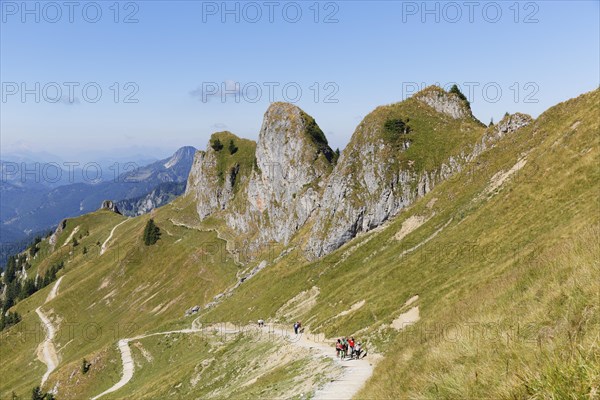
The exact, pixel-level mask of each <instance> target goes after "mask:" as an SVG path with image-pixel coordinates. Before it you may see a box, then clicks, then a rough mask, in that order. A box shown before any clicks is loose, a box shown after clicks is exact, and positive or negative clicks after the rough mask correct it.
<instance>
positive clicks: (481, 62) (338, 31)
mask: <svg viewBox="0 0 600 400" xmlns="http://www.w3.org/2000/svg"><path fill="white" fill-rule="evenodd" d="M1 3H2V9H1V11H2V24H1V38H0V44H1V50H0V51H1V53H0V56H1V57H0V58H1V61H0V68H1V71H0V75H1V76H0V77H1V81H2V103H0V105H1V126H0V128H1V134H2V135H1V138H0V144H1V146H2V149H1V151H2V153H5V154H6V153H10V152H15V151H21V150H25V149H27V150H31V151H47V152H50V153H54V154H57V155H59V156H61V157H63V158H65V159H74V158H77V157H87V158H93V157H95V156H99V154H101V153H102V154H120V155H121V154H127V153H128V152H138V153H144V154H149V155H153V156H156V157H161V156H166V155H168V154H169V153H171V152H173V151H174V150H175V149H177V148H178V147H180V146H184V145H192V146H196V147H198V148H204V146H205V145H206V142H207V141H208V138H209V136H210V134H211V133H212V132H215V131H219V130H225V129H227V130H230V131H232V132H234V133H236V134H237V135H239V136H243V137H248V138H253V139H256V137H257V135H258V132H259V129H260V124H261V121H262V117H263V114H264V112H265V110H266V109H267V107H268V105H269V101H270V100H273V99H274V100H278V101H285V100H292V101H295V102H296V104H297V105H298V106H300V107H301V108H303V109H304V110H305V111H306V112H308V113H309V114H311V115H312V116H314V117H315V119H316V120H317V122H318V123H319V125H320V126H321V128H322V129H323V131H324V132H325V133H326V135H327V137H328V139H329V141H330V143H331V145H332V147H340V148H343V147H344V146H345V145H346V143H347V142H348V140H349V139H350V136H351V135H352V133H353V131H354V128H355V127H356V125H357V124H358V123H359V122H360V119H361V118H362V117H364V116H365V115H366V114H367V113H368V112H370V111H371V110H372V109H374V108H375V107H376V106H378V105H381V104H388V103H393V102H397V101H400V100H402V99H403V98H405V97H407V96H408V95H410V94H411V93H412V92H413V90H414V88H415V87H416V86H421V85H425V86H426V85H429V84H434V83H440V84H442V85H449V84H451V83H452V82H456V83H458V84H459V86H461V87H462V88H463V91H464V92H465V93H466V94H468V95H470V96H469V97H470V100H471V101H472V108H473V111H474V114H475V116H476V117H478V118H479V119H480V120H482V121H483V122H485V123H487V122H489V120H490V118H491V117H493V118H494V120H498V119H499V118H500V117H501V116H502V115H503V114H504V112H506V111H509V112H515V111H521V112H526V113H529V114H532V115H533V116H537V115H539V113H541V112H543V111H544V110H545V109H547V108H548V107H550V106H552V105H554V104H556V103H558V102H560V101H563V100H566V99H568V98H571V97H574V96H577V95H579V94H581V93H583V92H586V91H589V90H593V89H595V88H597V87H598V85H599V81H600V78H599V71H600V53H599V49H600V43H599V37H600V32H599V19H600V10H599V2H598V1H568V2H567V1H564V2H562V1H539V2H518V3H516V2H514V1H508V2H485V1H484V2H472V3H469V4H472V5H471V6H467V5H466V4H467V3H465V2H463V1H458V2H427V3H423V2H421V1H418V2H406V1H405V2H401V1H397V2H395V1H381V2H366V1H341V2H326V1H325V2H319V3H316V2H315V1H307V2H296V3H294V2H286V1H274V2H262V1H258V2H228V3H227V5H226V6H225V7H227V8H228V9H229V10H233V12H232V13H229V14H226V13H224V11H225V10H224V7H223V4H224V3H223V2H221V1H219V2H202V1H179V2H177V1H175V2H161V1H139V2H121V3H119V4H118V7H115V6H114V2H113V1H109V2H98V3H93V4H91V2H75V4H76V6H75V8H74V9H73V22H70V21H69V18H70V16H69V9H68V8H67V6H64V4H63V3H64V2H62V1H60V2H56V3H53V4H50V5H48V3H45V2H35V1H31V2H28V3H27V7H28V8H29V10H33V13H30V14H27V13H26V10H23V6H22V2H21V1H18V2H11V1H2V2H1ZM315 3H316V5H315ZM55 4H58V5H59V9H60V13H61V15H58V14H57V13H56V11H57V9H56V7H55V6H54V5H55ZM96 4H99V9H100V10H101V13H102V14H101V15H100V16H98V17H96V11H97V10H96ZM271 4H272V5H271ZM36 7H37V8H36ZM469 7H471V8H469ZM425 8H426V9H425ZM84 9H85V13H84ZM117 9H118V15H116V14H115V12H116V11H117ZM284 9H285V11H284ZM298 9H299V10H301V13H302V15H301V16H297V10H298ZM317 9H318V11H319V13H318V15H316V10H317ZM256 10H260V11H261V16H260V17H258V16H257V14H256ZM270 10H273V14H272V19H273V22H271V21H270V18H271V16H270V15H269V11H270ZM426 11H427V12H426ZM498 11H499V12H500V14H498ZM128 16H129V20H132V21H130V22H132V23H124V20H125V19H126V18H127V17H128ZM36 18H38V19H39V21H36ZM115 18H116V19H117V20H118V22H115ZM223 18H224V19H225V21H224V22H223V20H222V19H223ZM236 18H238V19H239V21H236ZM23 19H25V21H24V22H23ZM253 19H254V20H255V21H254V22H253V21H252V20H253ZM315 19H316V20H317V22H315ZM436 19H437V21H436ZM93 20H97V22H95V23H92V21H93ZM135 20H137V22H135ZM294 20H298V21H297V22H293V21H294ZM52 21H55V22H52ZM336 21H337V22H336ZM326 22H327V23H326ZM36 82H39V90H38V89H36ZM65 82H73V83H72V84H67V85H65V84H64V83H65ZM115 82H116V83H117V86H114V83H115ZM127 84H128V85H127ZM236 84H239V89H240V91H241V94H240V96H239V101H238V102H236V97H235V95H234V94H227V95H226V94H223V93H220V89H219V90H214V89H215V87H217V86H220V87H222V88H223V87H224V88H225V89H229V90H231V91H232V92H235V91H236V90H235V89H236V87H237V86H236ZM23 85H24V87H23ZM68 85H71V87H73V94H74V97H73V98H72V100H73V101H72V102H70V100H69V86H68ZM84 85H87V92H86V93H87V95H86V94H85V93H83V89H82V88H83V86H84ZM215 85H216V86H215ZM117 87H118V88H119V91H118V95H117V93H116V88H117ZM269 87H272V88H273V92H272V94H273V97H271V96H269ZM283 87H286V88H287V92H284V91H283ZM23 88H25V89H29V90H30V91H31V92H30V93H29V94H26V95H25V98H24V99H23V98H22V96H21V95H22V89H23ZM96 88H100V89H101V91H102V95H101V96H100V97H97V96H96V95H95V93H96ZM257 88H259V89H260V91H261V92H262V96H258V92H257ZM298 88H300V90H301V91H302V95H301V96H299V97H298V96H296V93H297V92H296V91H297V89H298ZM317 88H318V96H316V95H317ZM469 88H471V90H469ZM59 89H60V93H61V95H62V98H60V99H59V98H58V97H57V93H58V90H59ZM498 90H501V94H500V92H498ZM36 94H38V95H39V96H40V101H39V103H38V102H36V98H35V96H36ZM127 95H129V97H128V98H127V99H128V100H137V103H131V102H126V101H125V100H126V96H127ZM115 96H116V97H115ZM286 96H287V97H286ZM96 97H97V99H98V101H97V102H95V103H94V102H92V101H93V100H95V99H96ZM270 97H271V98H270ZM115 99H116V102H115ZM23 100H24V101H23ZM55 100H58V101H56V102H52V101H55Z"/></svg>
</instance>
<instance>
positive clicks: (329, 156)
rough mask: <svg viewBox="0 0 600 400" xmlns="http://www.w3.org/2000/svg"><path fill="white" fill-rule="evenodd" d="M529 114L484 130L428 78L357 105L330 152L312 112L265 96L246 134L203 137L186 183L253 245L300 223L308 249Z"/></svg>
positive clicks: (362, 223)
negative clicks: (383, 99)
mask: <svg viewBox="0 0 600 400" xmlns="http://www.w3.org/2000/svg"><path fill="white" fill-rule="evenodd" d="M530 121H531V118H530V117H528V116H525V115H522V114H515V115H513V116H508V117H506V118H505V119H503V120H502V121H500V123H498V125H496V126H495V127H493V128H489V129H487V130H486V129H485V127H484V126H483V124H481V122H479V121H477V120H476V119H475V118H474V117H473V115H472V113H471V110H470V107H469V103H468V102H467V101H466V100H464V99H461V97H460V96H459V95H457V94H455V93H447V92H445V91H443V90H442V89H440V88H438V87H430V88H427V89H425V90H423V91H422V92H419V93H418V94H416V95H415V96H413V98H411V99H408V100H406V101H404V102H401V103H396V104H392V105H389V106H383V107H378V108H377V109H376V110H374V111H373V112H372V113H370V114H369V115H367V117H365V118H364V120H363V121H362V122H361V123H360V124H359V126H358V127H357V129H356V131H355V133H354V134H353V136H352V139H351V140H350V143H349V144H348V146H347V147H346V149H344V151H343V153H342V155H341V157H340V158H339V160H337V155H336V154H335V153H334V152H333V151H332V150H331V148H330V147H329V145H328V144H327V140H326V138H325V136H324V135H323V132H322V131H321V129H319V127H318V125H317V124H316V122H315V121H314V119H313V118H312V117H310V116H308V115H307V114H306V113H304V112H303V111H302V110H301V109H299V108H298V107H296V106H294V105H291V104H286V103H274V104H272V105H271V106H270V107H269V109H268V110H267V112H266V113H265V117H264V121H263V124H262V127H261V130H260V134H259V138H258V142H257V143H256V144H254V142H252V144H253V145H252V146H250V145H245V146H243V150H242V146H241V145H240V150H239V152H236V153H232V152H231V151H229V152H228V147H230V146H231V144H229V146H228V143H229V142H232V143H241V141H242V140H243V139H239V138H237V137H236V136H235V135H233V134H231V133H229V132H221V133H217V134H215V135H213V137H211V141H210V142H209V145H208V146H207V150H206V151H199V152H197V153H196V158H195V161H194V165H193V167H192V172H191V174H190V177H189V180H188V188H187V191H186V193H187V194H188V195H191V196H193V197H194V198H195V199H196V205H197V211H198V215H199V216H200V218H201V219H204V218H206V217H208V216H209V215H214V214H216V213H218V215H219V218H221V219H222V220H224V221H225V223H226V225H227V226H228V228H229V229H231V230H232V231H233V232H234V233H235V234H236V236H240V237H245V238H246V239H247V240H245V243H249V245H250V246H252V247H253V248H254V249H256V248H258V247H260V246H261V245H262V244H266V243H269V242H273V241H275V242H279V243H282V244H286V245H287V244H288V243H289V242H290V240H291V239H292V237H293V236H294V234H295V233H296V232H297V231H298V230H300V229H301V228H302V227H303V226H305V225H308V226H310V230H309V231H307V233H308V235H307V236H306V239H305V240H304V241H303V242H302V243H299V244H301V245H302V248H303V250H304V253H305V255H306V256H307V257H308V258H317V257H320V256H323V255H325V254H328V253H330V252H331V251H334V250H335V249H337V248H339V247H340V246H342V245H343V244H344V243H346V242H348V241H349V240H351V239H352V238H353V237H355V236H356V235H357V234H359V233H360V232H366V231H369V230H371V229H373V228H376V227H378V226H380V225H381V224H383V223H384V222H385V221H387V220H388V219H390V218H391V217H393V216H395V215H397V214H398V213H399V212H400V211H401V210H402V209H403V208H405V207H407V206H409V205H410V204H412V203H414V201H415V200H416V199H418V198H419V197H421V196H424V195H425V194H426V193H428V192H429V191H430V190H431V189H432V188H433V187H434V186H435V185H436V184H437V183H438V182H440V181H442V180H445V179H447V178H448V177H450V176H452V175H453V174H454V173H456V172H459V171H460V170H461V168H462V167H463V165H464V164H465V163H467V162H468V161H469V160H470V159H472V158H473V157H474V156H476V155H478V154H479V153H481V151H483V150H485V149H486V148H488V147H489V146H490V145H492V144H493V142H495V141H496V140H498V139H499V138H501V137H502V136H503V135H506V134H508V133H510V132H513V131H514V130H516V129H519V128H520V127H523V126H526V125H527V124H528V123H529V122H530ZM234 147H236V146H235V145H234ZM243 154H245V155H243Z"/></svg>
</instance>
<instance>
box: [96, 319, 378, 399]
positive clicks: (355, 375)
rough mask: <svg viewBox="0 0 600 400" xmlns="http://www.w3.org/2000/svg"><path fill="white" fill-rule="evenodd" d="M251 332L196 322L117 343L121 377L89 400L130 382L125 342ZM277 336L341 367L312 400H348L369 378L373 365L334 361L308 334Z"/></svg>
mask: <svg viewBox="0 0 600 400" xmlns="http://www.w3.org/2000/svg"><path fill="white" fill-rule="evenodd" d="M252 329H256V327H255V326H246V327H235V326H233V325H232V324H219V325H216V326H215V325H213V326H208V327H205V328H199V327H196V321H194V322H192V327H191V328H188V329H180V330H174V331H166V332H155V333H149V334H146V335H139V336H135V337H132V338H126V339H120V340H119V342H118V348H119V351H120V352H121V361H122V363H123V373H122V375H121V379H120V380H119V382H117V383H116V384H114V385H113V386H111V387H110V388H108V389H107V390H105V391H104V392H102V393H100V394H99V395H96V396H94V397H92V398H91V400H97V399H99V398H100V397H102V396H104V395H106V394H109V393H113V392H115V391H117V390H119V389H121V388H122V387H123V386H125V385H126V384H127V383H129V381H130V380H131V378H133V373H134V371H135V364H134V361H133V357H132V355H131V348H130V347H129V342H131V341H134V340H139V339H143V338H147V337H150V336H159V335H169V334H174V333H184V334H189V333H200V332H214V333H221V334H238V333H242V332H250V331H251V330H252ZM265 329H273V332H275V327H273V326H271V327H266V328H265ZM281 335H282V337H283V338H285V339H286V342H287V343H288V344H289V345H293V346H298V347H302V348H304V349H307V350H309V351H312V353H313V355H314V356H316V357H329V358H331V359H333V360H334V362H335V363H336V364H338V365H340V366H341V367H342V371H343V373H342V375H341V376H340V377H339V378H338V379H335V380H333V381H331V382H328V383H326V384H325V385H324V386H323V387H321V388H320V389H318V390H317V391H316V392H315V394H314V397H313V398H314V399H315V400H345V399H348V400H349V399H351V398H352V397H353V396H354V395H355V394H356V393H358V391H359V390H360V389H361V388H362V387H363V385H364V384H365V382H366V381H367V380H368V379H369V378H370V377H371V375H372V374H373V368H374V367H373V364H371V362H370V361H369V360H367V359H364V358H363V359H360V360H344V361H342V360H340V359H339V358H337V357H335V348H334V347H332V346H329V345H327V344H325V343H323V342H321V341H318V340H314V339H313V338H311V335H310V334H301V335H294V334H292V333H290V332H288V331H287V330H285V329H283V328H281Z"/></svg>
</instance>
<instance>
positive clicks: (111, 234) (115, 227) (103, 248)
mask: <svg viewBox="0 0 600 400" xmlns="http://www.w3.org/2000/svg"><path fill="white" fill-rule="evenodd" d="M128 220H129V218H127V219H126V220H124V221H121V222H119V223H118V224H117V225H115V226H114V227H113V228H112V230H111V231H110V235H108V238H106V240H105V241H104V243H102V247H101V248H100V255H102V254H104V252H105V251H106V247H107V246H108V242H110V239H112V237H113V234H114V233H115V229H117V228H118V227H119V226H120V225H123V224H124V223H125V222H127V221H128Z"/></svg>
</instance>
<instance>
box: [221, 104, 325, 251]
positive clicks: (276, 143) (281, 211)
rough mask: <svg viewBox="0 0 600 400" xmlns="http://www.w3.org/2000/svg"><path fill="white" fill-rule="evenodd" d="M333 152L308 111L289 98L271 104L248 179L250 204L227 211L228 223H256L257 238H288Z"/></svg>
mask: <svg viewBox="0 0 600 400" xmlns="http://www.w3.org/2000/svg"><path fill="white" fill-rule="evenodd" d="M333 158H334V153H333V151H332V150H331V148H330V147H329V146H328V145H327V140H326V139H325V136H324V135H323V132H322V131H321V130H320V128H319V127H318V126H317V124H316V123H315V121H314V119H313V118H312V117H310V116H308V115H307V114H305V113H304V112H303V111H302V110H301V109H300V108H298V107H296V106H294V105H291V104H286V103H274V104H272V105H271V106H270V107H269V109H268V110H267V112H266V113H265V117H264V120H263V124H262V127H261V130H260V134H259V138H258V143H257V146H256V164H257V166H258V171H254V173H253V174H252V176H251V177H250V182H249V184H248V189H247V192H246V195H247V199H248V203H249V206H248V208H247V210H246V213H245V214H243V215H236V214H230V215H229V216H228V219H227V222H228V224H229V225H230V226H231V227H232V228H234V229H236V230H240V231H242V232H248V231H249V230H251V229H252V228H256V229H258V230H259V232H260V233H259V237H260V238H261V239H262V240H261V241H262V242H265V241H273V240H274V241H277V242H283V243H286V244H287V243H288V241H289V239H290V237H291V236H292V235H293V234H294V233H295V232H296V230H298V228H300V227H301V226H302V225H304V223H305V222H306V220H307V219H308V218H309V216H310V215H311V213H312V212H313V211H314V209H315V208H316V206H317V201H318V199H319V193H318V192H319V190H320V187H321V185H322V184H323V178H325V177H326V176H327V175H328V174H329V172H330V171H331V168H332V164H333ZM253 225H254V226H253Z"/></svg>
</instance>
